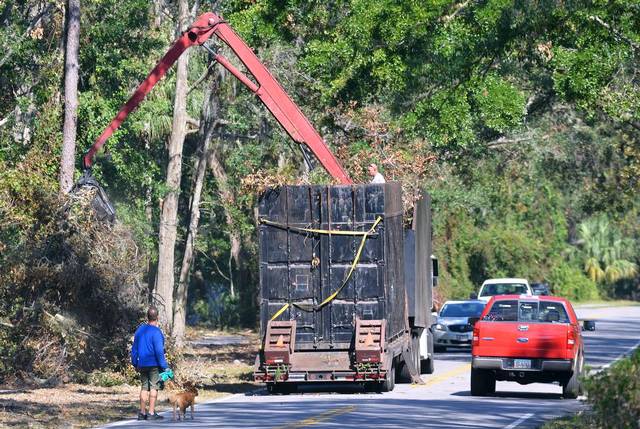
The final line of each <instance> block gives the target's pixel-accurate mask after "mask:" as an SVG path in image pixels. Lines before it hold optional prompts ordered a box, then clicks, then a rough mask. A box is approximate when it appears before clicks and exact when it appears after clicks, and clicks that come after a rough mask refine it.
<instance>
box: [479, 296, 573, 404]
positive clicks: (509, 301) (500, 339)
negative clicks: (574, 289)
mask: <svg viewBox="0 0 640 429" xmlns="http://www.w3.org/2000/svg"><path fill="white" fill-rule="evenodd" d="M472 322H473V321H472ZM471 354H472V357H473V359H472V363H471V395H473V396H483V395H486V394H490V393H495V391H496V380H500V381H516V382H518V383H520V384H529V383H552V382H555V381H557V382H560V384H561V385H562V395H563V396H564V397H565V398H576V397H577V396H578V394H579V393H580V390H581V386H580V375H581V374H582V370H583V363H584V348H583V342H582V335H581V328H580V325H579V322H578V318H577V317H576V313H575V312H574V311H573V307H572V306H571V303H570V302H569V301H567V300H566V299H564V298H559V297H552V296H531V295H499V296H494V297H493V298H491V300H490V301H489V302H488V303H487V306H486V307H485V309H484V311H483V312H482V314H481V315H480V318H479V319H478V320H477V321H476V322H475V324H474V327H473V343H472V349H471Z"/></svg>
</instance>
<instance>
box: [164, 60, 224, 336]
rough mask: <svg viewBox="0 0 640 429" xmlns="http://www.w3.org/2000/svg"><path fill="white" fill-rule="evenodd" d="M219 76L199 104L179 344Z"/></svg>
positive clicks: (179, 296) (176, 318) (176, 332)
mask: <svg viewBox="0 0 640 429" xmlns="http://www.w3.org/2000/svg"><path fill="white" fill-rule="evenodd" d="M209 70H210V69H207V72H206V73H205V76H209V75H210V73H209ZM218 78H219V74H218V73H216V74H215V77H214V78H213V79H211V84H210V85H209V86H208V87H207V89H206V90H205V95H204V102H203V106H202V118H201V120H200V123H201V124H202V125H201V127H200V129H201V133H200V135H201V143H200V148H199V153H198V154H197V156H196V157H195V160H196V162H195V164H196V166H195V168H194V180H193V190H192V194H191V203H190V205H189V211H190V220H189V228H188V230H187V239H186V241H185V249H184V253H183V256H182V266H181V268H180V276H179V277H178V287H177V289H176V296H175V310H174V312H173V332H172V334H173V337H174V338H175V339H176V343H177V344H181V343H182V340H183V337H184V330H185V323H186V316H187V296H188V290H189V289H188V282H189V270H190V269H191V265H192V261H193V254H194V251H195V241H196V237H197V234H198V224H199V222H200V198H201V195H202V188H203V186H204V178H205V173H206V171H207V163H208V158H209V157H210V155H211V154H210V147H211V140H212V138H213V134H214V132H215V130H216V128H217V126H218V124H219V123H220V121H219V119H218V115H219V106H218V94H217V92H218V88H219V85H218Z"/></svg>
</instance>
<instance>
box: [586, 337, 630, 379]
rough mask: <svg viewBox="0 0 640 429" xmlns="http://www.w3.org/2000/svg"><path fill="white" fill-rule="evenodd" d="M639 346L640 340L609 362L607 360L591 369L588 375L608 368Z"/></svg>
mask: <svg viewBox="0 0 640 429" xmlns="http://www.w3.org/2000/svg"><path fill="white" fill-rule="evenodd" d="M638 347H640V341H638V342H637V343H635V344H634V345H633V347H631V348H630V349H629V350H627V351H626V352H624V353H620V354H619V355H618V356H617V357H616V358H615V359H614V360H612V361H611V362H609V363H608V364H606V365H602V366H601V367H600V368H598V369H597V370H592V371H590V372H589V375H593V374H598V373H600V372H602V371H604V370H606V369H609V368H610V367H611V365H613V364H614V363H616V362H618V361H619V360H621V359H624V358H626V357H627V356H630V355H631V354H632V353H633V352H634V351H636V349H637V348H638Z"/></svg>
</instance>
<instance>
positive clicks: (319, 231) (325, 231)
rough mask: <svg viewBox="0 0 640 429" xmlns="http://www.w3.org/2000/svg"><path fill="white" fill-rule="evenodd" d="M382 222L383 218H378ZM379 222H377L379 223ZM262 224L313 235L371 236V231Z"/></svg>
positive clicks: (262, 220) (267, 221)
mask: <svg viewBox="0 0 640 429" xmlns="http://www.w3.org/2000/svg"><path fill="white" fill-rule="evenodd" d="M378 219H380V220H381V218H378ZM377 222H378V221H376V223H377ZM260 223H264V224H265V225H271V226H276V227H278V228H282V229H290V230H292V231H297V232H310V233H313V234H328V235H363V236H365V235H369V234H370V233H371V232H370V231H340V230H336V229H315V228H300V227H297V226H289V225H284V224H282V223H278V222H273V221H270V220H266V219H260Z"/></svg>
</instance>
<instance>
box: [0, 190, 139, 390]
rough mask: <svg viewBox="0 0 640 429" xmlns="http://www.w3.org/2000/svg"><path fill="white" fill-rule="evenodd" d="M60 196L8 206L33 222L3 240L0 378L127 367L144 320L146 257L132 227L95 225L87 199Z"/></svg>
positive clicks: (49, 195) (45, 194)
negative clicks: (134, 337) (132, 342)
mask: <svg viewBox="0 0 640 429" xmlns="http://www.w3.org/2000/svg"><path fill="white" fill-rule="evenodd" d="M2 185H3V184H2V183H0V191H1V190H2V189H7V188H6V184H5V185H4V186H5V187H4V188H3V186H2ZM0 194H1V192H0ZM55 195H56V194H55V193H48V192H42V193H39V194H34V195H33V198H30V199H29V200H28V201H24V202H20V201H18V202H17V203H16V204H15V205H14V206H9V207H5V210H6V212H7V214H8V215H9V216H18V215H21V216H23V217H24V216H25V213H27V214H29V216H33V222H31V223H27V222H23V223H21V224H20V225H21V228H22V229H17V230H15V231H13V232H12V235H11V238H10V239H6V240H3V241H2V242H3V243H5V244H4V245H5V246H6V251H5V252H4V253H3V259H2V264H0V315H2V318H1V319H0V321H1V322H2V323H3V325H4V326H7V327H8V329H2V330H1V332H0V380H2V379H6V378H9V379H11V378H12V377H15V376H19V377H24V378H27V379H29V378H32V377H36V378H45V379H47V380H49V379H56V378H60V377H63V376H71V378H73V375H74V374H80V372H87V373H92V371H94V370H98V371H101V370H103V369H104V368H110V370H111V371H119V370H122V369H123V368H124V367H126V365H127V364H128V354H129V353H128V351H129V346H130V339H131V336H132V333H133V331H134V329H135V326H136V325H137V324H138V322H139V321H140V319H141V316H142V315H143V313H142V305H143V303H144V302H145V300H146V290H145V288H144V286H143V283H142V273H143V272H144V269H145V261H144V257H143V256H144V255H143V254H142V253H141V252H140V251H139V248H138V246H137V245H136V243H135V241H134V240H133V239H132V237H131V234H130V233H129V232H128V231H127V229H126V227H124V226H123V225H121V224H118V223H116V224H115V225H107V224H104V223H101V222H97V221H95V219H93V216H92V210H91V209H90V207H89V206H88V204H89V200H87V199H86V198H85V199H82V198H80V199H72V200H71V201H70V202H67V204H66V205H63V204H62V203H63V202H62V201H60V200H58V199H57V198H56V197H55ZM14 201H15V200H14ZM25 207H26V208H29V211H26V208H25ZM31 213H35V214H33V215H32V214H31ZM36 214H37V215H36ZM6 231H7V229H3V228H2V225H1V224H0V238H1V237H3V236H4V237H7V235H4V234H3V233H6ZM81 378H82V377H81ZM105 383H106V382H105Z"/></svg>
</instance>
